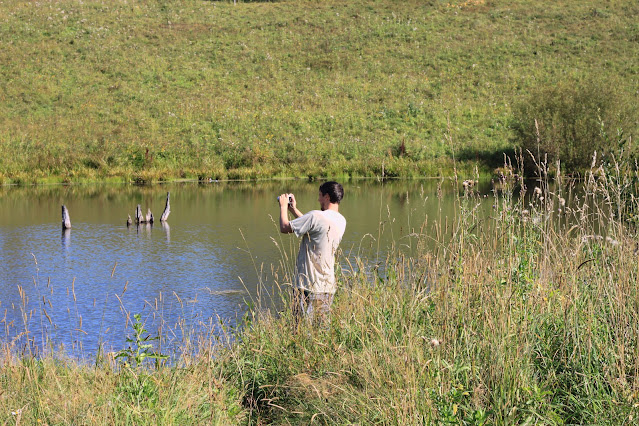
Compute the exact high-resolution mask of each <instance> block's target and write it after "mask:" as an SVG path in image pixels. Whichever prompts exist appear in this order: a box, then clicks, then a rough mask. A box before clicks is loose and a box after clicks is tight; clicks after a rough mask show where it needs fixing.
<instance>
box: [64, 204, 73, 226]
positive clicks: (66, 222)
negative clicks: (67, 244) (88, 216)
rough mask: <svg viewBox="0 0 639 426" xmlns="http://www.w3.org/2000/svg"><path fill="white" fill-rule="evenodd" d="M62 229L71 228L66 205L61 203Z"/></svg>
mask: <svg viewBox="0 0 639 426" xmlns="http://www.w3.org/2000/svg"><path fill="white" fill-rule="evenodd" d="M62 229H71V218H70V217H69V210H67V207H66V206H65V205H64V204H63V205H62Z"/></svg>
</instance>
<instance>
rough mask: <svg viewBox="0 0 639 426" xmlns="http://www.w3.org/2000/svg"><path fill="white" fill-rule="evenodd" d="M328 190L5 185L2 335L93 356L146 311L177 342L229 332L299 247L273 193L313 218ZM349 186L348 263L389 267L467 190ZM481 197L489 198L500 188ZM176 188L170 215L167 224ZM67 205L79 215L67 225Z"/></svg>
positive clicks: (263, 302)
mask: <svg viewBox="0 0 639 426" xmlns="http://www.w3.org/2000/svg"><path fill="white" fill-rule="evenodd" d="M318 186H319V184H318V183H317V182H306V181H298V180H290V181H289V180H286V181H269V182H236V183H220V182H210V183H194V182H186V183H174V184H166V185H153V186H132V185H95V186H88V185H82V186H80V185H77V186H40V187H3V188H0V247H1V249H0V250H1V251H0V317H2V318H3V320H2V322H1V323H0V326H2V332H1V334H0V336H1V337H0V338H1V339H2V340H4V341H5V342H13V343H15V345H16V348H18V349H20V348H22V349H21V350H27V349H28V348H30V347H39V346H40V345H41V343H42V341H46V340H48V341H50V342H52V343H54V344H55V345H59V344H63V345H64V346H65V349H66V350H67V351H68V352H71V353H74V354H76V355H79V356H88V355H91V354H94V353H95V351H96V350H97V348H98V346H99V345H100V344H102V345H104V346H105V347H106V348H112V349H115V350H117V349H119V348H122V347H124V345H125V341H124V338H125V336H127V335H131V334H132V330H131V327H130V321H129V319H132V318H133V314H136V313H139V314H142V318H143V320H144V321H145V323H146V328H147V329H148V330H150V331H152V332H155V331H156V330H158V331H161V333H162V334H164V335H166V336H169V337H171V336H173V337H174V338H175V339H176V340H178V341H179V340H180V339H182V338H183V335H184V333H185V332H187V331H189V330H196V329H198V327H204V328H206V329H210V328H211V324H215V323H219V321H220V320H221V321H222V322H224V323H226V324H229V325H231V326H232V325H233V324H235V322H236V321H237V318H239V317H241V316H242V315H243V314H244V312H246V310H247V306H249V304H250V305H252V306H262V307H275V308H277V307H278V302H279V301H280V300H281V298H280V294H279V293H280V292H281V291H286V289H287V288H288V284H287V282H286V271H287V270H290V268H291V267H292V265H293V263H294V259H295V255H296V252H297V248H298V245H299V241H298V239H297V238H296V237H295V236H293V235H282V234H280V233H279V227H278V214H279V208H278V204H277V202H276V197H277V195H278V194H280V193H283V192H293V193H295V195H296V198H297V200H298V207H299V208H300V210H302V211H303V212H306V211H308V210H311V209H317V208H318V203H317V194H318ZM344 188H345V197H344V200H343V201H342V204H341V206H340V212H341V213H342V214H343V215H344V216H345V217H346V219H347V228H346V233H345V234H344V238H343V240H342V244H341V249H342V252H343V254H342V255H341V256H340V263H341V264H342V266H343V267H344V269H349V268H350V267H351V266H350V265H352V264H354V260H355V259H356V258H360V259H364V260H365V262H366V263H367V264H369V265H370V264H372V263H375V262H379V261H382V260H383V258H384V254H385V253H386V252H387V251H388V249H389V247H390V246H391V244H394V245H395V246H396V247H398V248H399V250H402V251H405V252H407V253H410V251H411V250H413V249H414V243H415V237H414V235H413V236H411V234H412V233H414V232H415V231H416V230H417V231H419V228H420V226H421V225H422V223H423V221H424V219H425V218H426V217H427V216H429V217H431V218H433V217H439V216H440V215H452V214H453V209H454V202H453V201H454V199H455V197H456V196H457V192H456V190H455V189H454V188H453V186H452V185H451V183H450V182H449V181H444V182H443V183H442V182H440V181H438V180H413V181H390V182H389V181H386V182H383V183H381V182H378V181H374V180H354V181H349V182H346V183H344ZM479 191H480V192H483V193H489V192H490V191H491V187H490V183H489V182H488V183H486V185H485V186H480V187H479ZM167 192H170V194H171V215H170V217H169V220H168V223H167V224H166V225H165V226H163V225H162V224H160V222H159V217H160V215H161V213H162V211H163V210H164V204H165V201H166V194H167ZM62 204H64V205H66V206H67V208H68V209H69V213H70V217H71V222H72V228H71V230H70V231H68V232H66V233H64V232H62V231H61V205H62ZM137 204H140V205H141V207H142V210H143V212H146V210H147V208H151V210H152V211H153V214H154V216H155V218H156V222H155V224H154V225H153V226H149V225H141V226H140V227H136V226H135V225H133V226H131V227H127V226H126V218H127V214H130V215H131V216H132V217H133V216H134V212H135V207H136V205H137ZM25 331H27V332H28V333H24V332H25ZM169 340H170V338H169ZM29 342H30V343H29ZM166 345H169V346H170V342H168V343H166ZM25 348H27V349H25Z"/></svg>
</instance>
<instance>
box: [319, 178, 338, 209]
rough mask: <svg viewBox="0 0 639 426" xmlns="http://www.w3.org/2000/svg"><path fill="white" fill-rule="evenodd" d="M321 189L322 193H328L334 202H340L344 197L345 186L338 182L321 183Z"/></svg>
mask: <svg viewBox="0 0 639 426" xmlns="http://www.w3.org/2000/svg"><path fill="white" fill-rule="evenodd" d="M319 190H320V192H321V193H322V195H326V194H328V196H329V198H330V199H331V203H333V204H339V202H340V201H342V198H344V188H343V187H342V185H340V184H339V183H337V182H333V181H331V182H324V183H323V184H321V185H320V187H319Z"/></svg>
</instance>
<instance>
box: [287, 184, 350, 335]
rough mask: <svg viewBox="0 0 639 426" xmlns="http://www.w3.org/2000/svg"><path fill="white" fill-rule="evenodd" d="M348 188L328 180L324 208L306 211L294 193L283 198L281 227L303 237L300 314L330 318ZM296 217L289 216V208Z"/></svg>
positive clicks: (322, 190) (297, 297)
mask: <svg viewBox="0 0 639 426" xmlns="http://www.w3.org/2000/svg"><path fill="white" fill-rule="evenodd" d="M343 197H344V188H342V185H340V184H339V183H337V182H325V183H323V184H322V185H320V187H319V198H318V200H317V201H318V202H319V205H320V210H312V211H310V212H308V213H306V214H302V212H301V211H299V210H298V209H297V202H296V200H295V196H294V195H293V194H282V195H280V197H279V201H280V231H281V232H282V233H285V234H289V233H292V232H294V233H295V235H296V236H298V237H302V242H301V244H300V251H299V253H298V255H297V265H296V274H295V289H294V300H293V313H294V315H295V316H296V318H299V317H300V316H302V315H304V316H307V317H308V318H309V319H311V320H313V321H317V322H323V321H324V320H326V319H327V317H328V314H329V312H330V307H331V304H332V303H333V296H334V295H335V291H336V290H337V283H336V281H335V252H336V251H337V247H338V246H339V243H340V241H341V240H342V236H343V235H344V230H345V229H346V219H345V218H344V216H342V215H341V214H340V213H339V203H340V201H342V198H343ZM287 210H290V212H291V213H292V214H293V216H295V219H293V220H291V221H289V220H288V212H287Z"/></svg>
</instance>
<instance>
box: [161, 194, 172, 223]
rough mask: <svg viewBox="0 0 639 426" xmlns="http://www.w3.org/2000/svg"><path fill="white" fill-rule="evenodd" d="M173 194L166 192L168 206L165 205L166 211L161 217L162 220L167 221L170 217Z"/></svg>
mask: <svg viewBox="0 0 639 426" xmlns="http://www.w3.org/2000/svg"><path fill="white" fill-rule="evenodd" d="M170 196H171V193H170V192H167V193H166V206H165V207H164V213H162V216H161V217H160V222H166V221H167V220H168V219H169V214H171V204H169V197H170Z"/></svg>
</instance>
